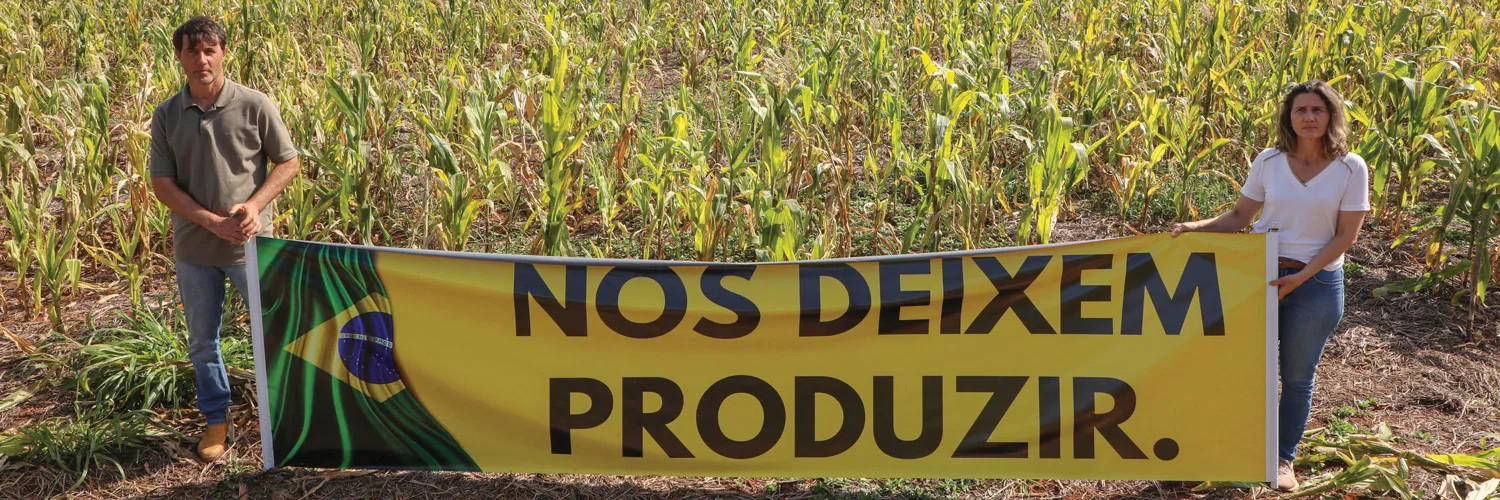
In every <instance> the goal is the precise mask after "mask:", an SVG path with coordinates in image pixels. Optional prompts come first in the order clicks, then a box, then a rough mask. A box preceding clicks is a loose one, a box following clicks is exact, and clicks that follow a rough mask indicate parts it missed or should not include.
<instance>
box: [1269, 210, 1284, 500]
mask: <svg viewBox="0 0 1500 500" xmlns="http://www.w3.org/2000/svg"><path fill="white" fill-rule="evenodd" d="M1279 229H1280V228H1279V227H1277V224H1274V223H1273V224H1272V225H1271V229H1270V230H1269V231H1266V233H1265V235H1266V279H1265V283H1266V482H1267V483H1270V484H1272V485H1275V484H1276V472H1277V470H1276V469H1277V465H1278V463H1277V462H1278V461H1279V459H1280V457H1279V456H1277V451H1278V450H1277V446H1276V444H1277V443H1276V441H1277V439H1276V438H1277V434H1278V432H1279V430H1280V429H1279V425H1280V424H1279V422H1278V419H1277V418H1276V415H1277V413H1276V405H1277V401H1276V377H1277V373H1278V372H1279V371H1280V370H1281V362H1280V357H1279V356H1278V354H1277V353H1278V350H1277V349H1278V347H1277V345H1278V340H1279V339H1280V336H1281V329H1280V324H1281V307H1280V304H1281V299H1280V297H1278V296H1277V295H1278V293H1279V291H1278V290H1277V288H1276V287H1274V286H1271V285H1270V283H1271V281H1272V280H1275V279H1276V277H1277V274H1278V273H1277V269H1278V266H1277V255H1278V253H1279V251H1278V249H1279V248H1280V247H1279V246H1278V243H1277V242H1278V239H1279V236H1280V234H1279Z"/></svg>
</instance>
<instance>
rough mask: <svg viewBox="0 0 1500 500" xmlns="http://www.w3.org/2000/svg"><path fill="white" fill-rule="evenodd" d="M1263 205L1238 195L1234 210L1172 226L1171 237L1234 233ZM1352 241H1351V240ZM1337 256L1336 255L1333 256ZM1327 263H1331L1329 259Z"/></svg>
mask: <svg viewBox="0 0 1500 500" xmlns="http://www.w3.org/2000/svg"><path fill="white" fill-rule="evenodd" d="M1264 205H1265V203H1263V202H1259V201H1255V200H1253V199H1250V197H1248V196H1245V195H1243V194H1242V195H1240V200H1239V201H1237V202H1235V203H1234V208H1231V209H1229V211H1228V212H1224V213H1222V214H1219V216H1218V217H1214V218H1212V219H1203V220H1198V221H1192V222H1181V223H1177V224H1172V236H1173V237H1176V236H1177V235H1179V234H1182V233H1187V232H1195V231H1196V232H1205V233H1235V232H1239V231H1240V230H1243V229H1245V227H1246V226H1249V225H1250V222H1252V221H1253V220H1254V219H1255V214H1257V213H1260V207H1262V206H1264ZM1351 241H1352V240H1351ZM1334 255H1335V256H1337V255H1338V254H1334ZM1329 262H1332V260H1331V259H1330V260H1329Z"/></svg>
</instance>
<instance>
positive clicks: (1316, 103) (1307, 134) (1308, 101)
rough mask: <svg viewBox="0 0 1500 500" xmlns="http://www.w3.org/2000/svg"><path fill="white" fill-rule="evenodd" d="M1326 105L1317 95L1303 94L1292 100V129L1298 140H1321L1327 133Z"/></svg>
mask: <svg viewBox="0 0 1500 500" xmlns="http://www.w3.org/2000/svg"><path fill="white" fill-rule="evenodd" d="M1328 117H1329V114H1328V105H1326V104H1323V98H1322V97H1319V96H1318V94H1314V93H1311V92H1304V93H1302V94H1298V95H1297V98H1296V99H1293V100H1292V129H1294V130H1296V131H1297V137H1298V138H1299V139H1322V138H1323V135H1324V134H1326V133H1327V132H1328Z"/></svg>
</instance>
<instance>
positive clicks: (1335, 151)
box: [1276, 80, 1349, 158]
mask: <svg viewBox="0 0 1500 500" xmlns="http://www.w3.org/2000/svg"><path fill="white" fill-rule="evenodd" d="M1302 94H1314V95H1317V96H1318V97H1321V98H1322V99H1323V105H1324V106H1327V107H1328V130H1327V131H1325V132H1323V152H1324V153H1327V154H1328V157H1329V158H1338V157H1340V156H1343V155H1346V154H1349V120H1348V119H1347V118H1345V116H1346V114H1345V112H1344V97H1343V96H1341V95H1339V92H1338V91H1337V90H1333V87H1331V86H1329V85H1328V84H1327V83H1325V82H1323V81H1322V80H1309V81H1306V82H1302V83H1299V84H1296V85H1293V86H1292V88H1291V90H1288V91H1287V92H1286V96H1285V97H1283V98H1282V99H1281V109H1280V110H1279V111H1278V112H1277V113H1276V115H1277V118H1276V149H1279V150H1281V151H1283V152H1288V153H1289V152H1291V151H1292V149H1294V148H1296V147H1297V129H1295V128H1293V127H1292V102H1293V101H1296V100H1297V96H1299V95H1302Z"/></svg>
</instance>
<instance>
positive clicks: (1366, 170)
mask: <svg viewBox="0 0 1500 500" xmlns="http://www.w3.org/2000/svg"><path fill="white" fill-rule="evenodd" d="M1344 162H1345V163H1346V164H1348V165H1349V182H1348V183H1347V184H1345V185H1344V200H1343V201H1342V202H1340V203H1339V210H1341V211H1344V212H1368V211H1370V167H1369V166H1368V165H1366V164H1365V159H1364V158H1360V157H1359V155H1356V154H1353V153H1350V154H1349V155H1348V156H1347V157H1345V158H1344Z"/></svg>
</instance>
